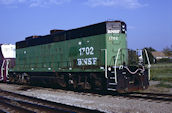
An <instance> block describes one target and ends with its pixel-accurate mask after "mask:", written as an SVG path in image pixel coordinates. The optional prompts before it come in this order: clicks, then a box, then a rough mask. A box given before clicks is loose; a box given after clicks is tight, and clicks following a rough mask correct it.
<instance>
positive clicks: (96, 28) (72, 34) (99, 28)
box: [16, 20, 125, 49]
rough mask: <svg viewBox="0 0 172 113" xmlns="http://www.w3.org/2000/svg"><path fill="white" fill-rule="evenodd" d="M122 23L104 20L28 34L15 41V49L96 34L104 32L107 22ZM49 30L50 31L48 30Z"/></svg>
mask: <svg viewBox="0 0 172 113" xmlns="http://www.w3.org/2000/svg"><path fill="white" fill-rule="evenodd" d="M115 22H116V23H118V22H120V23H122V24H125V23H124V22H123V21H119V20H117V21H104V22H100V23H96V24H91V25H87V26H83V27H79V28H74V29H69V30H57V31H58V32H53V33H50V34H48V35H44V36H30V37H26V38H25V40H23V41H19V42H16V46H17V49H18V48H24V47H29V46H35V45H41V44H47V43H52V42H58V41H65V40H70V39H75V38H80V37H88V36H93V35H98V34H104V33H106V24H107V23H115ZM50 32H51V31H50Z"/></svg>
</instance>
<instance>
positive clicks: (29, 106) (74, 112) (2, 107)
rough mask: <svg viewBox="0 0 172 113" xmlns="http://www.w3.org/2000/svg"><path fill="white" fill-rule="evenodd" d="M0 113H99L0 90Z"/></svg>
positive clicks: (98, 112)
mask: <svg viewBox="0 0 172 113" xmlns="http://www.w3.org/2000/svg"><path fill="white" fill-rule="evenodd" d="M0 112H2V113H100V111H97V110H89V109H84V108H79V107H74V106H68V105H64V104H60V103H55V102H50V101H47V100H42V99H38V98H34V97H30V96H25V95H21V94H17V93H13V92H8V91H4V90H0Z"/></svg>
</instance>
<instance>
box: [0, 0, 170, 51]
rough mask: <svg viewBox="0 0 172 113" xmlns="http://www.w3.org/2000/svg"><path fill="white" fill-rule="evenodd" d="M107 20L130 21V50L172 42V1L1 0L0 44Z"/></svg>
mask: <svg viewBox="0 0 172 113" xmlns="http://www.w3.org/2000/svg"><path fill="white" fill-rule="evenodd" d="M107 20H121V21H124V22H125V23H126V24H127V28H128V29H127V30H128V31H127V40H128V48H130V49H142V48H144V47H153V48H154V49H156V50H158V51H162V50H163V48H166V47H170V46H171V45H172V0H0V43H7V44H15V42H17V41H21V40H24V39H25V37H28V36H32V35H47V34H49V31H50V30H51V29H65V30H68V29H73V28H77V27H82V26H86V25H90V24H95V23H99V22H103V21H107Z"/></svg>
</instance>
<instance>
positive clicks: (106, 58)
mask: <svg viewBox="0 0 172 113" xmlns="http://www.w3.org/2000/svg"><path fill="white" fill-rule="evenodd" d="M101 50H104V51H105V78H108V76H107V49H101Z"/></svg>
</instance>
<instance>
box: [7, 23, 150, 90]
mask: <svg viewBox="0 0 172 113" xmlns="http://www.w3.org/2000/svg"><path fill="white" fill-rule="evenodd" d="M126 31H127V29H126V24H125V23H124V22H122V21H105V22H102V23H98V24H93V25H89V26H85V27H81V28H76V29H71V30H51V32H50V34H49V35H46V36H31V37H27V38H26V39H25V40H23V41H20V42H17V43H16V65H15V67H14V68H11V69H10V72H9V81H10V82H15V83H22V84H23V83H30V84H44V85H48V86H58V87H63V88H73V89H88V90H114V91H118V92H130V91H134V90H139V89H146V88H147V87H148V86H149V81H148V80H149V70H148V69H147V68H145V67H144V65H143V62H142V61H143V59H142V56H143V55H142V54H141V55H140V56H139V59H140V60H139V64H138V65H135V66H129V64H128V49H127V39H126V37H127V36H126ZM144 53H147V52H146V51H145V52H144ZM146 56H147V54H146ZM147 58H148V56H147Z"/></svg>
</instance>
